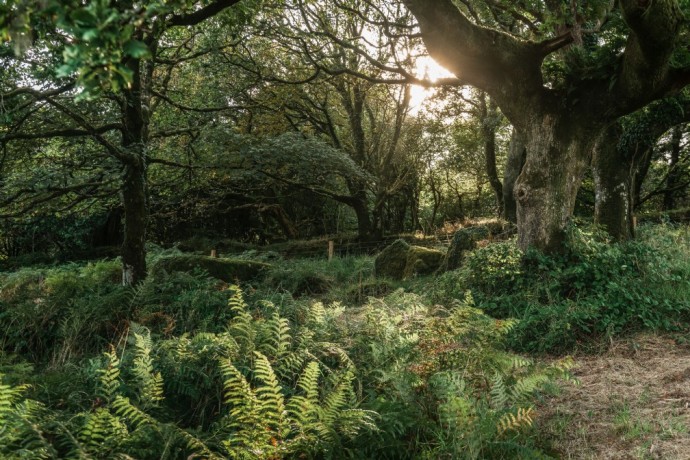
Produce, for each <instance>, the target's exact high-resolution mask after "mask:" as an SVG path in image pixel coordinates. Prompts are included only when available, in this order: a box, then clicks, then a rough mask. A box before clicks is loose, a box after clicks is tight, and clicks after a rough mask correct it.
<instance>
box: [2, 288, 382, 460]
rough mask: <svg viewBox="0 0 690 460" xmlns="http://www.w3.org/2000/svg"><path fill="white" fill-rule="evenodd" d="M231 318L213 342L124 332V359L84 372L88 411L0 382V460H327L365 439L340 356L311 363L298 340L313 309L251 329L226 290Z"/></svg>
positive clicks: (116, 356)
mask: <svg viewBox="0 0 690 460" xmlns="http://www.w3.org/2000/svg"><path fill="white" fill-rule="evenodd" d="M229 309H230V310H232V311H233V314H234V318H233V320H232V321H231V322H230V324H229V327H228V330H227V331H226V332H223V333H219V334H210V333H199V334H196V335H194V336H186V335H184V336H181V337H178V338H174V339H170V340H155V339H154V338H153V337H152V336H151V335H150V333H149V332H148V330H147V329H145V328H142V327H140V326H136V325H133V326H132V328H131V330H130V331H129V333H128V334H127V336H128V338H129V339H128V342H129V343H128V344H127V346H126V347H122V348H120V349H115V348H114V347H112V348H111V349H110V350H109V351H108V352H106V353H104V354H103V355H101V357H99V358H98V359H94V360H91V362H90V363H91V364H90V366H89V367H90V368H91V369H92V379H93V385H92V386H91V388H92V390H91V391H92V392H91V394H90V397H91V400H92V401H94V403H93V405H91V406H89V407H84V408H83V409H82V410H81V411H80V412H78V413H70V412H67V411H64V410H58V409H55V408H49V407H47V406H44V405H43V404H42V403H40V402H37V401H35V400H32V399H27V398H26V397H25V396H24V393H25V392H26V391H27V390H28V388H27V387H26V386H22V385H7V384H5V383H4V382H3V380H2V376H0V424H2V425H1V426H3V428H5V429H3V430H0V454H2V456H3V458H16V457H17V456H18V455H19V454H20V453H21V455H22V456H23V457H25V458H43V457H57V458H66V457H70V458H76V457H79V458H115V457H128V458H132V457H133V458H164V457H167V458H191V457H203V458H228V457H229V458H279V457H288V456H299V457H303V456H307V457H311V458H316V457H318V458H333V457H340V456H341V455H342V453H343V450H342V449H343V446H344V445H345V443H346V442H347V440H349V439H351V438H354V437H356V436H357V435H358V434H359V432H361V431H364V430H369V429H373V427H374V425H373V417H374V416H375V414H373V413H372V412H370V411H366V410H362V409H359V408H356V407H355V404H356V400H355V392H354V387H353V378H354V375H353V370H352V368H351V364H350V361H349V359H348V358H347V355H346V354H345V353H344V351H342V350H340V353H339V355H340V358H339V359H338V360H332V359H329V360H326V359H321V358H326V357H327V354H331V353H333V351H334V348H333V346H332V345H331V346H328V347H327V348H325V347H324V346H323V345H320V344H319V343H318V342H316V341H314V340H313V339H312V337H313V331H310V330H308V329H305V327H307V325H308V324H311V326H312V327H318V323H319V321H321V318H322V314H321V311H320V310H319V309H318V308H315V309H313V310H312V311H311V314H308V315H306V318H308V323H306V324H304V325H303V327H299V325H295V326H296V327H295V328H294V329H291V328H290V326H289V324H288V321H287V320H285V319H284V318H282V317H281V316H280V314H279V313H278V312H274V313H273V314H272V315H271V316H270V317H268V318H265V319H263V318H262V319H254V318H253V317H252V316H251V313H250V312H249V310H248V307H247V305H246V304H245V303H244V301H243V300H242V297H241V293H240V292H239V291H238V290H236V289H233V290H231V291H230V302H229ZM325 361H329V362H331V363H336V364H337V365H336V366H332V367H330V368H329V367H327V366H326V365H325V364H324V362H325ZM84 390H86V388H85V389H84Z"/></svg>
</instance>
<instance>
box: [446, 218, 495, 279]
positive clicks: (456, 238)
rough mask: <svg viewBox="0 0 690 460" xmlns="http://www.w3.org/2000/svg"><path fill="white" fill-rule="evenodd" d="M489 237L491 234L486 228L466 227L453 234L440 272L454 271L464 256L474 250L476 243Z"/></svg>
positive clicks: (460, 264)
mask: <svg viewBox="0 0 690 460" xmlns="http://www.w3.org/2000/svg"><path fill="white" fill-rule="evenodd" d="M490 236H491V233H490V231H489V229H488V228H487V227H467V228H461V229H460V230H458V231H457V232H455V235H453V239H452V240H451V242H450V246H449V247H448V252H447V253H446V256H445V257H444V258H443V262H442V263H441V268H440V271H444V272H445V271H450V270H455V269H456V268H459V267H460V266H462V262H463V261H464V259H465V254H466V253H467V252H468V251H472V250H474V249H476V247H477V241H479V240H485V239H487V238H489V237H490Z"/></svg>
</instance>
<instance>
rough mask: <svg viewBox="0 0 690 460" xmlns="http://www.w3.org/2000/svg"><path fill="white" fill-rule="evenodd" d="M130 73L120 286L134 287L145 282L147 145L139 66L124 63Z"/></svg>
mask: <svg viewBox="0 0 690 460" xmlns="http://www.w3.org/2000/svg"><path fill="white" fill-rule="evenodd" d="M126 64H127V67H128V68H129V69H130V70H131V71H132V75H133V77H132V85H131V87H130V88H128V89H127V90H125V91H124V97H123V102H122V108H121V110H122V124H123V130H122V147H123V150H124V155H125V156H124V159H123V163H124V166H125V171H124V177H123V182H122V193H121V195H122V205H123V209H124V213H125V229H124V242H123V244H122V283H123V284H124V285H126V286H133V285H136V284H138V283H140V282H141V281H143V280H144V279H145V278H146V226H147V224H148V218H149V210H148V188H147V180H148V179H147V174H146V173H147V161H146V143H147V138H148V122H149V120H148V117H147V116H146V114H145V111H144V110H143V100H142V72H141V65H140V64H141V62H140V61H139V60H138V59H130V60H129V61H127V62H126Z"/></svg>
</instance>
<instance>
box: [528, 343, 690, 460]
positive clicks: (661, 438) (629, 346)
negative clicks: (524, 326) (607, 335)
mask: <svg viewBox="0 0 690 460" xmlns="http://www.w3.org/2000/svg"><path fill="white" fill-rule="evenodd" d="M575 361H576V363H577V367H576V369H575V371H574V374H575V376H576V377H577V378H578V379H579V380H580V385H578V386H575V385H570V384H566V385H565V386H564V388H563V389H562V392H561V394H560V395H558V396H556V397H553V398H550V399H548V400H547V401H545V404H544V405H543V407H541V408H539V412H540V413H541V417H540V419H541V423H540V425H541V429H542V430H543V431H544V434H545V435H546V436H548V437H549V438H550V439H551V440H552V446H553V448H554V449H555V450H556V452H558V454H559V455H560V457H561V458H563V459H670V460H673V459H677V460H680V459H683V460H688V459H690V347H689V346H687V345H678V344H677V343H676V342H675V341H674V340H673V339H672V338H670V337H668V336H660V335H642V336H636V337H634V338H631V339H627V340H625V341H620V342H617V343H614V344H612V346H611V348H610V349H609V351H607V352H606V353H604V354H602V355H597V356H580V357H577V358H576V360H575Z"/></svg>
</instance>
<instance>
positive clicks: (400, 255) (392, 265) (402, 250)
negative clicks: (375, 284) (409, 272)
mask: <svg viewBox="0 0 690 460" xmlns="http://www.w3.org/2000/svg"><path fill="white" fill-rule="evenodd" d="M409 249H410V245H409V244H407V242H406V241H405V240H396V241H394V242H393V244H391V245H390V246H388V247H386V248H385V249H384V250H383V251H381V253H380V254H379V255H378V256H377V257H376V260H375V261H374V275H375V276H376V277H377V278H392V279H402V278H403V277H404V276H405V267H406V266H407V252H408V251H409Z"/></svg>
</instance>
